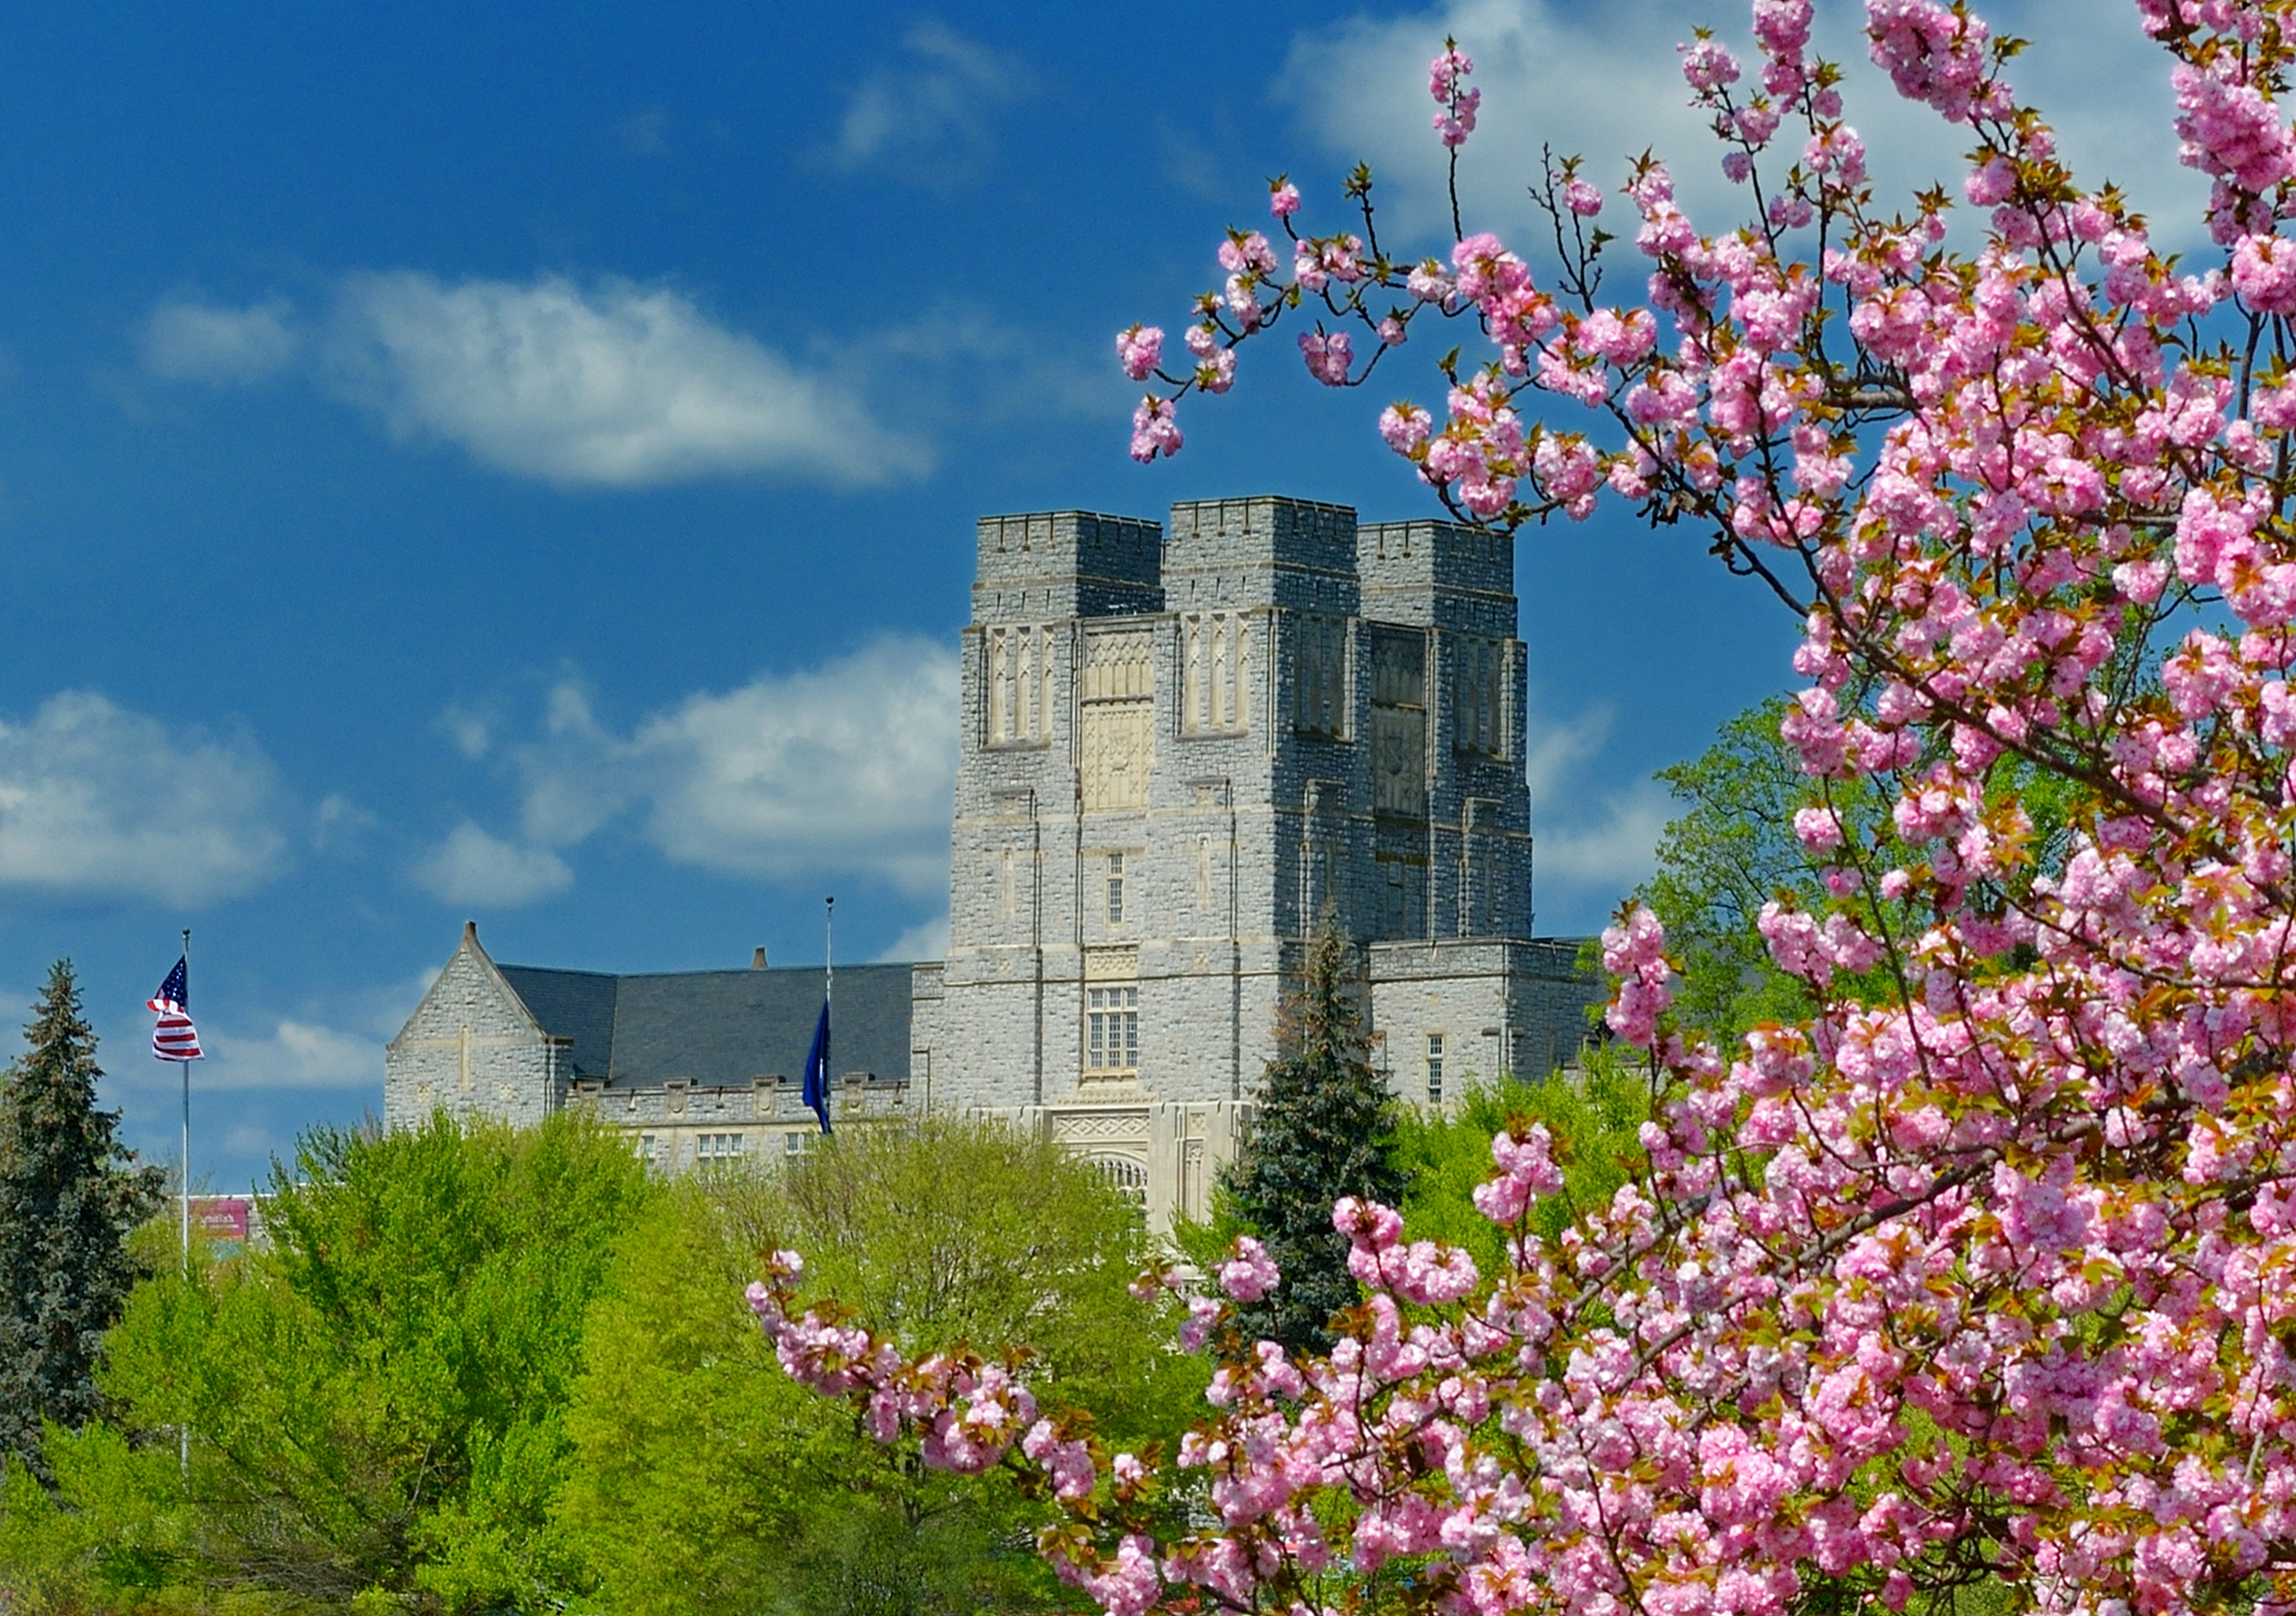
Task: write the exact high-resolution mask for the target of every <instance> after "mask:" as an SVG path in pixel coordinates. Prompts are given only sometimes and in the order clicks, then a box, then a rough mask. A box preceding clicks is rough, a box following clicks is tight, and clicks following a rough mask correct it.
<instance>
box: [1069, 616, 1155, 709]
mask: <svg viewBox="0 0 2296 1616" xmlns="http://www.w3.org/2000/svg"><path fill="white" fill-rule="evenodd" d="M1155 679H1156V642H1155V640H1154V638H1153V637H1152V636H1151V635H1150V633H1149V632H1148V630H1146V629H1144V628H1127V629H1118V630H1114V631H1109V630H1096V631H1095V632H1094V633H1092V634H1090V635H1088V636H1087V637H1086V639H1085V643H1084V677H1083V681H1082V684H1081V687H1080V688H1079V689H1078V692H1077V693H1078V696H1079V697H1081V698H1082V699H1083V700H1085V701H1129V700H1132V699H1134V698H1136V697H1144V696H1149V695H1152V694H1154V693H1155V688H1156V685H1155Z"/></svg>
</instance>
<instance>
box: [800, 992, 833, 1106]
mask: <svg viewBox="0 0 2296 1616" xmlns="http://www.w3.org/2000/svg"><path fill="white" fill-rule="evenodd" d="M803 1098H804V1100H805V1103H807V1104H808V1105H809V1106H811V1107H812V1108H813V1114H814V1115H815V1116H816V1117H819V1118H820V1119H821V1131H822V1132H823V1133H824V1134H825V1133H827V1132H828V1131H829V1001H828V1000H827V999H824V1000H822V1001H821V1024H820V1025H819V1026H817V1027H816V1028H815V1029H813V1053H812V1054H808V1055H807V1056H806V1057H805V1088H804V1090H803Z"/></svg>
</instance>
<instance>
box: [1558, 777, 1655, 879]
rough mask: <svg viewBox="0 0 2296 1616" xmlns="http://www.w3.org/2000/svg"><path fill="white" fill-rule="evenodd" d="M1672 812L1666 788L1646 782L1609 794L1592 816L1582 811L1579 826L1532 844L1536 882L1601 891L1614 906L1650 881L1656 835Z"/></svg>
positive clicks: (1597, 805) (1572, 825)
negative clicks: (1548, 882) (1555, 883)
mask: <svg viewBox="0 0 2296 1616" xmlns="http://www.w3.org/2000/svg"><path fill="white" fill-rule="evenodd" d="M1671 814H1672V801H1671V799H1669V797H1668V796H1667V793H1666V792H1665V790H1664V788H1662V787H1661V786H1658V785H1655V784H1653V783H1650V782H1648V781H1645V782H1644V783H1642V784H1640V785H1638V786H1636V787H1635V788H1634V789H1633V790H1632V791H1628V792H1618V793H1615V794H1611V795H1607V796H1605V797H1603V799H1602V800H1601V801H1600V802H1599V803H1597V804H1596V805H1595V812H1594V814H1593V815H1592V816H1587V814H1585V813H1583V812H1582V813H1581V814H1579V815H1578V816H1576V817H1577V818H1578V820H1579V823H1577V824H1567V825H1565V826H1564V827H1562V828H1561V829H1559V830H1552V831H1546V832H1544V833H1541V834H1540V835H1539V836H1538V839H1537V841H1535V842H1534V844H1533V846H1532V858H1533V860H1534V870H1535V872H1536V876H1537V879H1538V880H1540V881H1547V880H1554V881H1558V882H1564V883H1566V884H1567V885H1569V886H1571V887H1574V888H1601V889H1605V890H1608V891H1609V893H1610V894H1611V901H1612V902H1616V901H1617V900H1618V899H1620V898H1624V897H1626V895H1627V893H1628V890H1631V889H1633V888H1635V887H1636V886H1639V885H1641V884H1642V882H1644V881H1647V880H1648V879H1649V878H1650V874H1651V872H1652V869H1654V868H1655V867H1656V855H1657V851H1658V839H1659V833H1661V831H1663V830H1665V829H1666V822H1667V820H1668V819H1669V817H1670V816H1671Z"/></svg>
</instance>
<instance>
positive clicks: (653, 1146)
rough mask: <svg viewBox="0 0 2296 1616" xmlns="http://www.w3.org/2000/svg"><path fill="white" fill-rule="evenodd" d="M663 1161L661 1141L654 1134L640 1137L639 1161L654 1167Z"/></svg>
mask: <svg viewBox="0 0 2296 1616" xmlns="http://www.w3.org/2000/svg"><path fill="white" fill-rule="evenodd" d="M660 1159H661V1141H660V1140H659V1139H657V1138H655V1137H654V1136H652V1134H640V1135H639V1136H638V1160H639V1161H643V1162H644V1163H645V1164H646V1165H647V1166H648V1167H652V1165H653V1164H654V1163H655V1162H657V1161H660Z"/></svg>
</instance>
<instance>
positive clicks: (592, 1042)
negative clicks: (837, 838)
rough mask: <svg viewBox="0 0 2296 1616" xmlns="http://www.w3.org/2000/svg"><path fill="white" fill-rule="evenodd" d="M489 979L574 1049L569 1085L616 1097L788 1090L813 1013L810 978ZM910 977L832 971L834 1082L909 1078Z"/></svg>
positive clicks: (800, 973)
mask: <svg viewBox="0 0 2296 1616" xmlns="http://www.w3.org/2000/svg"><path fill="white" fill-rule="evenodd" d="M496 968H497V969H498V970H499V971H500V972H502V976H503V980H504V981H506V982H507V983H509V984H510V987H511V989H512V991H513V992H515V993H516V994H517V995H518V996H519V997H520V998H521V1000H523V1001H524V1002H525V1005H526V1007H527V1009H528V1011H529V1013H531V1014H532V1015H533V1017H534V1019H535V1020H536V1021H538V1022H539V1023H541V1026H542V1029H543V1030H544V1031H545V1032H548V1033H551V1034H553V1035H555V1036H557V1037H560V1038H571V1039H572V1040H573V1041H574V1049H573V1055H574V1071H575V1074H576V1075H577V1076H578V1077H584V1078H603V1079H605V1080H606V1082H607V1083H608V1084H609V1085H610V1086H611V1087H632V1088H651V1087H659V1086H660V1085H661V1084H663V1083H667V1082H669V1081H671V1080H673V1079H685V1080H686V1081H688V1082H691V1083H693V1084H695V1085H696V1086H698V1087H729V1086H734V1085H739V1084H745V1083H748V1082H750V1081H751V1080H752V1079H757V1078H761V1077H778V1078H784V1079H788V1080H790V1081H791V1082H795V1081H797V1080H798V1079H799V1077H800V1076H802V1074H803V1073H804V1070H805V1059H806V1055H807V1054H808V1053H809V1052H810V1050H811V1049H812V1047H813V1030H814V1024H815V1022H816V1020H817V1019H818V1018H819V1016H820V1014H821V996H822V972H820V971H819V970H818V969H808V970H778V971H754V970H753V971H676V972H660V973H658V974H651V975H644V976H607V975H604V974H602V973H600V972H591V971H553V970H549V969H546V968H544V967H540V966H535V965H503V966H498V967H496ZM911 969H912V968H911V967H909V966H907V965H843V966H840V967H839V968H838V972H837V1000H836V1005H835V1009H834V1013H833V1016H832V1023H831V1029H832V1044H831V1050H830V1054H831V1059H830V1069H831V1070H832V1072H833V1073H836V1074H838V1075H842V1074H843V1073H846V1072H849V1071H865V1072H870V1073H873V1074H874V1075H875V1076H876V1077H877V1078H879V1079H893V1080H897V1081H906V1079H907V1078H908V1075H909V1029H910V982H911Z"/></svg>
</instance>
